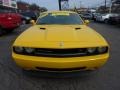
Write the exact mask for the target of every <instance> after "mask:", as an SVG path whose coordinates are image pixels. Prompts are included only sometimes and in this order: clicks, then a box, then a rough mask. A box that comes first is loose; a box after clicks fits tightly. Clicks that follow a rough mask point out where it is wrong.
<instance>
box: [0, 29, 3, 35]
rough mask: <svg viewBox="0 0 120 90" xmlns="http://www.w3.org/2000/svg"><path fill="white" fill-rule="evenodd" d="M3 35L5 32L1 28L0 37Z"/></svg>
mask: <svg viewBox="0 0 120 90" xmlns="http://www.w3.org/2000/svg"><path fill="white" fill-rule="evenodd" d="M2 35H3V30H2V28H0V36H2Z"/></svg>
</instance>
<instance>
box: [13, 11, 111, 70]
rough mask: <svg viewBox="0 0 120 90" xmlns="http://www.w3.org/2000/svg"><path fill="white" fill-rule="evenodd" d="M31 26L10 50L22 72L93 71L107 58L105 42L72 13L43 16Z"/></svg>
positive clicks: (52, 13) (55, 13) (59, 12)
mask: <svg viewBox="0 0 120 90" xmlns="http://www.w3.org/2000/svg"><path fill="white" fill-rule="evenodd" d="M32 23H33V26H31V27H30V28H29V29H27V30H26V31H25V32H23V33H22V34H21V35H20V36H19V37H18V38H17V39H16V40H15V42H14V44H13V47H12V48H13V49H12V57H13V58H14V60H15V62H16V64H17V65H18V66H20V67H21V68H23V69H25V70H38V71H46V72H48V71H49V72H68V71H69V72H75V71H81V70H82V71H83V70H96V69H98V68H100V67H101V66H103V65H104V64H105V62H106V61H107V60H108V58H109V45H108V43H107V42H106V40H105V39H104V38H103V37H102V36H101V35H100V34H98V33H97V32H95V30H93V29H91V28H90V27H88V26H87V24H88V21H83V20H82V19H81V18H80V17H79V15H78V14H77V13H75V12H71V11H52V12H46V14H44V15H41V16H40V17H39V18H38V20H37V22H36V23H35V22H34V21H33V22H32Z"/></svg>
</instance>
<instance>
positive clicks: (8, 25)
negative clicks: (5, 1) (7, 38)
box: [0, 12, 21, 35]
mask: <svg viewBox="0 0 120 90" xmlns="http://www.w3.org/2000/svg"><path fill="white" fill-rule="evenodd" d="M20 24H21V16H20V15H19V14H17V13H7V12H0V35H2V34H3V33H4V32H11V31H13V30H14V29H15V28H17V27H19V26H20Z"/></svg>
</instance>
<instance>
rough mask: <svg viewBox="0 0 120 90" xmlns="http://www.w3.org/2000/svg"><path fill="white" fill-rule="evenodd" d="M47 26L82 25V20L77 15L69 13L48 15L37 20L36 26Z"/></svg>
mask: <svg viewBox="0 0 120 90" xmlns="http://www.w3.org/2000/svg"><path fill="white" fill-rule="evenodd" d="M41 24H45V25H49V24H63V25H64V24H65V25H69V24H83V21H82V19H81V18H80V16H79V15H78V14H75V13H70V14H69V15H52V13H49V14H48V15H46V16H44V17H41V18H39V19H38V20H37V25H41Z"/></svg>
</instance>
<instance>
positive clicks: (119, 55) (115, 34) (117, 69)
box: [0, 22, 120, 90]
mask: <svg viewBox="0 0 120 90" xmlns="http://www.w3.org/2000/svg"><path fill="white" fill-rule="evenodd" d="M28 27H29V25H25V26H21V27H20V28H18V29H16V30H15V31H14V32H13V33H10V34H6V35H3V36H1V37H0V90H120V26H112V25H106V24H103V23H94V22H91V24H90V27H91V28H93V29H95V30H96V31H97V32H99V33H100V34H102V35H103V36H104V37H105V38H106V40H107V41H108V42H109V44H110V48H111V49H110V59H109V61H108V62H107V63H106V64H105V65H104V67H102V68H101V69H99V70H97V71H94V72H87V73H84V72H81V74H80V75H79V77H71V78H50V77H39V74H38V75H37V76H35V75H28V74H26V73H25V72H23V70H22V69H21V68H19V67H18V66H16V64H15V63H14V61H13V59H12V57H11V46H12V44H13V42H14V40H15V39H16V37H17V36H18V35H19V34H20V33H22V32H23V31H24V30H25V29H26V28H28Z"/></svg>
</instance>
